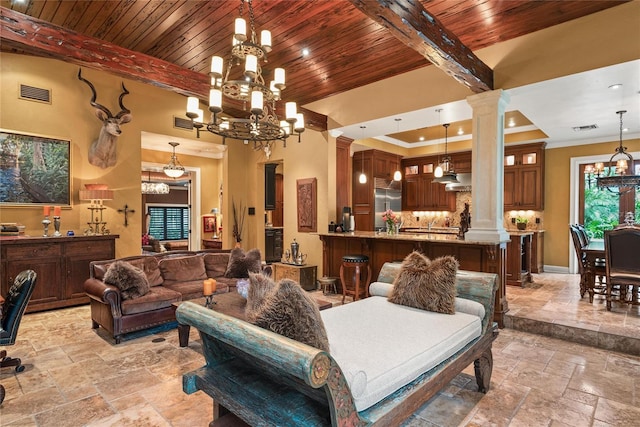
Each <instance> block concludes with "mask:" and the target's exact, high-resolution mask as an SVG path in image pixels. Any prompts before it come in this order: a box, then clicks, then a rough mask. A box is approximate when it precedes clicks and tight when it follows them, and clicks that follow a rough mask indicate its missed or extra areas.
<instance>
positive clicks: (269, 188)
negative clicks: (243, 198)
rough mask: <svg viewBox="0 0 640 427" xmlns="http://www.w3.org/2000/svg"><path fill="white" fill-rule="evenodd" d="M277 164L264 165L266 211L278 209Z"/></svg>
mask: <svg viewBox="0 0 640 427" xmlns="http://www.w3.org/2000/svg"><path fill="white" fill-rule="evenodd" d="M277 167H278V164H277V163H267V164H265V165H264V210H266V211H273V210H275V209H276V168H277Z"/></svg>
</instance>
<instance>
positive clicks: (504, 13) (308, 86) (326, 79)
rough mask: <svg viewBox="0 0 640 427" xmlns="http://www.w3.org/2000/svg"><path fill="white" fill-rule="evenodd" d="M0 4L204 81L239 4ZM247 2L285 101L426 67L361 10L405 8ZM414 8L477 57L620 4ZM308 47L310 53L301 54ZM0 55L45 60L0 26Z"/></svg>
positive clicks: (126, 0)
mask: <svg viewBox="0 0 640 427" xmlns="http://www.w3.org/2000/svg"><path fill="white" fill-rule="evenodd" d="M1 3H2V6H3V7H5V8H7V9H11V10H13V11H16V12H20V13H23V14H26V15H28V16H31V17H33V18H37V19H40V20H42V21H46V22H49V23H51V24H54V25H55V26H57V27H61V28H64V29H67V30H70V31H72V32H75V33H78V35H82V36H88V37H92V38H96V39H100V40H103V41H107V42H109V43H112V44H114V45H117V46H120V47H122V48H124V49H128V50H131V51H134V52H139V53H142V54H145V55H149V56H150V57H154V58H158V59H161V60H163V61H167V62H168V63H171V64H175V65H176V66H177V67H179V68H180V69H185V70H190V71H195V72H197V73H201V74H202V75H206V73H208V71H209V66H210V65H209V64H210V58H211V56H212V55H221V56H223V57H226V56H228V52H229V45H230V42H231V29H232V28H233V20H234V19H235V18H236V17H237V16H238V10H239V6H240V4H241V2H240V1H239V0H238V1H185V0H169V1H166V0H137V1H131V0H122V1H69V0H65V1H61V0H42V1H19V0H11V1H7V0H3V1H2V2H1ZM252 3H253V8H254V11H255V23H256V30H257V32H258V33H259V31H260V30H261V29H269V30H271V32H272V37H273V51H272V52H271V53H270V54H269V58H268V60H269V64H268V66H269V68H275V67H284V68H285V69H286V72H287V88H286V89H285V91H284V93H283V97H284V98H285V99H286V100H295V101H297V102H298V105H305V104H308V103H310V102H313V101H317V100H320V99H324V98H326V97H328V96H330V95H334V94H337V93H341V92H344V91H348V90H350V89H353V88H356V87H360V86H363V85H366V84H369V83H372V82H376V81H379V80H382V79H385V78H388V77H391V76H394V75H397V74H401V73H405V72H407V71H410V70H414V69H417V68H420V67H425V66H428V65H430V62H429V60H428V59H427V58H426V57H425V56H424V55H423V54H424V52H421V51H420V49H418V48H416V46H415V45H411V46H410V45H408V44H411V43H410V42H408V41H407V40H401V38H399V37H398V34H397V31H396V34H394V32H393V31H390V30H389V29H387V28H385V27H383V26H382V25H380V24H379V23H378V22H376V21H374V20H373V19H371V18H370V17H369V16H371V13H369V14H365V13H364V12H363V9H368V10H369V12H371V10H373V8H374V7H376V4H385V3H390V4H391V6H394V4H395V3H400V4H403V3H406V4H410V3H411V2H410V1H405V0H389V1H386V2H385V1H380V2H378V1H375V2H374V1H373V0H362V1H359V0H305V1H292V0H253V2H252ZM420 3H421V5H422V7H423V8H424V9H425V10H426V11H427V14H430V15H431V16H433V17H434V18H435V19H436V23H438V22H439V27H438V28H443V29H445V30H446V31H448V33H447V34H449V35H450V36H451V35H452V36H453V37H457V38H458V41H459V42H460V43H461V44H462V45H464V46H466V48H468V49H469V50H471V51H476V50H478V49H481V48H483V47H487V46H490V45H492V44H494V43H498V42H502V41H505V40H508V39H511V38H515V37H518V36H522V35H525V34H528V33H530V32H534V31H538V30H541V29H544V28H547V27H550V26H553V25H557V24H559V23H562V22H566V21H569V20H572V19H576V18H579V17H582V16H585V15H588V14H592V13H595V12H598V11H601V10H604V9H607V8H610V7H614V6H617V5H619V4H621V3H625V1H612V0H607V1H597V0H594V1H552V0H546V1H525V0H512V1H501V0H462V1H453V0H421V1H420ZM395 6H397V5H395ZM365 12H366V11H365ZM372 13H373V12H372ZM4 14H6V13H4ZM244 14H245V17H246V15H247V14H248V11H247V7H246V5H245V7H244ZM396 14H398V15H400V13H399V12H396ZM2 25H3V26H4V25H5V22H2ZM401 30H402V29H401ZM464 46H463V47H464ZM305 48H306V49H308V50H309V54H308V55H303V53H302V51H303V49H305ZM2 50H4V51H19V52H27V53H31V54H38V55H48V54H47V53H46V52H44V51H43V50H42V49H38V48H34V47H33V46H27V45H25V44H23V43H21V42H16V41H15V39H9V38H5V33H4V29H3V39H2ZM49 56H51V55H49ZM203 81H205V82H206V78H205V79H203ZM162 86H167V83H166V82H163V84H162ZM203 99H204V98H203Z"/></svg>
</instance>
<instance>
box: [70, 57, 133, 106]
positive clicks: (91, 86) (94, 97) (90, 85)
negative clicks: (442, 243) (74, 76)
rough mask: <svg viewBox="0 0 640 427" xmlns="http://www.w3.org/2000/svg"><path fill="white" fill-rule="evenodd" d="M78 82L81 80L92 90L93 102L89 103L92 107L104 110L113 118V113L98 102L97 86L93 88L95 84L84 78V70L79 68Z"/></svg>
mask: <svg viewBox="0 0 640 427" xmlns="http://www.w3.org/2000/svg"><path fill="white" fill-rule="evenodd" d="M78 80H81V81H83V82H85V83H86V84H87V85H89V88H90V89H91V93H92V94H93V95H92V96H91V101H89V102H90V104H91V106H92V107H94V108H97V109H99V110H102V111H103V112H104V113H105V114H106V115H107V116H109V117H113V114H111V111H109V109H108V108H107V107H105V106H104V105H100V104H98V103H97V102H96V98H97V97H98V95H97V94H96V88H95V86H93V84H92V83H91V82H90V81H89V80H87V79H85V78H84V77H82V68H78ZM127 93H128V92H127Z"/></svg>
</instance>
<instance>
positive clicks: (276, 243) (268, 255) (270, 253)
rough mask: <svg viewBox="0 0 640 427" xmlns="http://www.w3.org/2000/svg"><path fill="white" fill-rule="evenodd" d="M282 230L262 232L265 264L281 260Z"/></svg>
mask: <svg viewBox="0 0 640 427" xmlns="http://www.w3.org/2000/svg"><path fill="white" fill-rule="evenodd" d="M282 236H283V232H282V228H267V229H265V230H264V252H265V254H264V258H265V261H266V262H278V261H280V260H282Z"/></svg>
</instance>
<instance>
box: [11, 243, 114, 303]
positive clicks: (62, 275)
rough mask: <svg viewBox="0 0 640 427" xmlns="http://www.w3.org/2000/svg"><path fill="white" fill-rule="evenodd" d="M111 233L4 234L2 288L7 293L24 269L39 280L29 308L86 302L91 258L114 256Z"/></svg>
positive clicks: (93, 259) (99, 258)
mask: <svg viewBox="0 0 640 427" xmlns="http://www.w3.org/2000/svg"><path fill="white" fill-rule="evenodd" d="M117 238H118V236H117V235H109V236H75V237H19V238H3V239H2V244H1V245H0V255H1V256H0V259H1V260H2V262H1V264H2V271H1V273H0V274H1V275H2V277H1V280H2V282H1V286H0V292H1V293H2V295H6V294H7V292H8V290H9V287H10V286H11V285H12V284H13V280H14V279H15V277H16V276H17V275H18V274H19V273H20V272H21V271H23V270H27V269H31V270H34V271H35V272H36V274H37V275H38V276H37V280H36V286H35V289H34V291H33V295H32V296H31V299H30V300H29V305H28V306H27V312H34V311H40V310H48V309H52V308H61V307H69V306H73V305H79V304H85V303H88V302H89V298H88V297H87V296H86V294H85V292H84V287H83V285H84V281H85V280H86V279H87V278H89V263H90V262H91V261H98V260H105V259H113V258H115V239H117Z"/></svg>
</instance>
